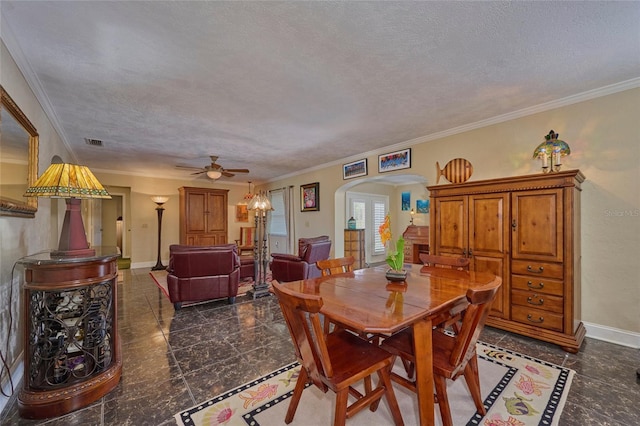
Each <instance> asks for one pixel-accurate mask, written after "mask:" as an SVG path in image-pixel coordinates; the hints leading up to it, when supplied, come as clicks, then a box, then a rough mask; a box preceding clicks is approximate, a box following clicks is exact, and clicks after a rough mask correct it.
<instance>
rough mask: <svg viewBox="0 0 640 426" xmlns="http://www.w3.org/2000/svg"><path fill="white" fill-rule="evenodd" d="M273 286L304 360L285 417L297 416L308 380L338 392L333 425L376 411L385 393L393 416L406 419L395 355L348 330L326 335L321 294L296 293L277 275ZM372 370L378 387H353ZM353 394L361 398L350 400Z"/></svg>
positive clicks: (324, 389) (397, 421)
mask: <svg viewBox="0 0 640 426" xmlns="http://www.w3.org/2000/svg"><path fill="white" fill-rule="evenodd" d="M271 291H272V292H273V293H274V294H275V295H276V297H277V298H278V302H279V303H280V308H281V309H282V313H283V315H284V318H285V321H286V323H287V327H288V328H289V332H290V334H291V338H292V340H293V343H294V347H295V352H296V356H297V358H298V361H299V362H300V365H301V368H300V374H299V376H298V379H297V382H296V386H295V388H294V391H293V395H292V397H291V402H290V403H289V408H288V410H287V414H286V417H285V423H287V424H289V423H291V422H292V421H293V417H294V415H295V413H296V409H297V408H298V403H299V402H300V398H301V396H302V392H303V391H304V389H305V387H306V385H307V383H309V384H313V385H315V386H317V387H318V388H319V389H320V390H321V391H322V392H323V393H326V392H327V390H328V389H330V390H332V391H333V392H335V394H336V406H335V413H334V422H333V424H334V425H344V424H345V422H346V419H348V418H351V417H352V416H353V415H355V414H356V413H358V412H359V411H361V410H362V409H364V408H366V407H369V409H370V410H371V411H374V412H375V411H376V410H377V408H378V404H379V402H380V399H381V398H382V397H383V396H384V397H385V399H386V401H387V403H388V404H389V409H390V411H391V415H392V416H393V422H394V423H395V424H396V425H403V424H404V423H403V421H402V415H401V414H400V407H399V405H398V401H397V399H396V396H395V393H394V392H393V387H392V385H391V378H390V372H391V366H392V365H393V360H394V359H395V356H393V355H391V354H390V353H389V352H387V351H385V350H383V349H381V348H380V347H378V346H375V345H373V344H371V343H369V342H367V341H366V340H363V339H361V338H359V337H357V336H355V335H354V334H352V333H349V332H348V331H346V330H337V331H335V332H333V333H331V334H328V335H325V334H324V330H323V327H322V324H321V322H320V314H319V312H320V308H321V307H322V305H323V302H322V297H320V296H315V295H302V294H296V293H294V292H292V291H291V290H289V289H287V288H286V287H284V286H283V285H281V284H280V283H278V282H277V281H275V280H274V281H273V282H272V289H271ZM373 373H377V375H378V377H379V381H378V386H377V387H376V388H374V389H371V386H370V385H369V386H365V393H364V394H362V393H361V392H360V391H358V390H357V389H355V388H354V387H353V385H355V384H356V383H358V382H360V381H365V379H366V378H368V377H369V378H370V376H371V375H372V374H373ZM365 384H366V382H365ZM349 396H352V397H354V398H356V401H355V402H353V403H351V404H349Z"/></svg>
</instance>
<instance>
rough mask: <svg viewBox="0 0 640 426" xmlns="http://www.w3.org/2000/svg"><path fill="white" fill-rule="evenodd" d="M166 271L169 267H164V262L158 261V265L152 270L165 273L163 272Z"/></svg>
mask: <svg viewBox="0 0 640 426" xmlns="http://www.w3.org/2000/svg"><path fill="white" fill-rule="evenodd" d="M165 269H167V267H166V266H164V265H163V264H162V262H160V261H158V263H156V266H154V267H153V268H151V270H152V271H163V270H165Z"/></svg>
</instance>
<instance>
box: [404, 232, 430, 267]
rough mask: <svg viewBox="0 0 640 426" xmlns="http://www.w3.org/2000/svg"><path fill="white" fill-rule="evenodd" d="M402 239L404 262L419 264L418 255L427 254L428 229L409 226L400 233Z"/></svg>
mask: <svg viewBox="0 0 640 426" xmlns="http://www.w3.org/2000/svg"><path fill="white" fill-rule="evenodd" d="M402 238H404V258H405V262H407V263H418V264H421V263H422V262H421V261H420V253H426V254H429V227H428V226H418V225H409V226H407V229H405V231H404V232H403V233H402Z"/></svg>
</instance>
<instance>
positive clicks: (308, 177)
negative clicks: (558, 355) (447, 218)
mask: <svg viewBox="0 0 640 426" xmlns="http://www.w3.org/2000/svg"><path fill="white" fill-rule="evenodd" d="M639 109H640V89H632V90H627V91H624V92H620V93H615V94H611V95H608V96H603V97H600V98H597V99H592V100H588V101H584V102H580V103H577V104H573V105H569V106H565V107H562V108H557V109H554V110H550V111H546V112H542V113H538V114H534V115H530V116H527V117H523V118H518V119H514V120H511V121H507V122H504V123H500V124H495V125H491V126H488V127H484V128H481V129H477V130H472V131H468V132H465V133H460V134H457V135H453V136H449V137H444V138H441V139H437V140H433V141H429V142H425V143H422V144H418V145H415V146H409V145H407V147H411V148H412V167H411V170H410V172H411V173H412V174H419V175H422V176H424V177H425V178H426V180H427V182H428V183H427V185H433V184H435V181H436V168H435V163H436V161H438V162H439V163H440V166H441V167H443V166H444V165H445V164H446V163H447V162H448V161H449V160H451V159H453V158H456V157H462V158H466V159H467V160H469V161H470V162H471V163H472V164H473V168H474V171H473V175H472V176H471V180H480V179H489V178H497V177H506V176H517V175H525V174H532V173H539V172H540V164H539V162H538V161H536V160H533V159H531V156H532V153H533V150H534V149H535V147H536V146H537V145H538V144H539V143H540V142H542V141H543V140H544V135H546V134H547V133H548V132H549V130H551V129H553V130H555V131H556V132H557V133H559V134H560V136H561V139H563V140H565V141H566V142H568V143H569V145H570V146H571V149H572V154H571V155H570V156H569V157H566V158H565V159H564V160H565V161H564V165H563V168H564V169H565V170H568V169H580V170H582V172H583V173H584V174H585V176H586V179H587V180H586V182H585V183H584V184H583V191H582V209H581V213H582V289H581V290H582V318H583V320H584V321H585V322H587V323H590V324H595V325H599V326H602V327H603V328H607V327H610V328H613V329H618V330H624V331H628V332H630V336H631V337H630V339H631V344H633V345H635V346H640V334H639V333H640V316H639V315H638V314H637V310H638V306H640V269H638V267H637V265H636V263H637V257H638V256H637V247H638V245H639V243H640V191H639V190H638V182H639V181H640V124H639V123H638V118H637V111H638V110H639ZM367 159H368V163H369V175H368V177H367V178H361V179H353V180H348V181H344V180H342V170H341V167H342V165H341V164H335V165H333V166H330V167H327V168H324V169H321V170H314V171H313V172H309V173H306V174H302V175H299V176H295V177H290V178H286V179H281V180H278V181H275V182H271V183H269V185H265V186H263V187H262V188H263V189H265V188H266V189H271V188H277V187H282V186H286V185H296V186H297V185H299V184H305V183H310V182H315V181H319V182H320V197H321V204H320V206H321V211H319V212H308V213H302V212H300V209H299V205H300V204H299V203H300V199H299V190H298V191H297V192H296V196H297V199H296V211H297V212H298V213H297V214H296V224H297V225H296V232H297V235H298V236H299V237H300V236H312V235H319V234H323V233H328V234H330V235H332V237H333V239H334V241H336V243H337V244H336V248H335V250H336V252H337V253H340V251H339V249H338V246H339V245H340V241H339V240H340V239H341V233H342V229H344V225H345V224H346V219H347V218H345V217H344V191H345V190H347V189H349V187H353V186H355V185H357V184H358V183H357V182H358V181H365V180H367V179H369V180H371V179H376V178H378V177H379V174H378V173H377V155H368V156H367ZM354 160H355V159H354ZM402 172H404V171H398V172H394V173H396V174H399V173H402ZM385 174H386V175H388V174H389V173H385ZM440 184H446V180H444V179H441V181H440ZM397 191H398V192H401V191H402V187H398V189H397ZM336 193H337V194H338V195H336ZM413 199H414V193H413V191H412V200H413ZM393 203H395V204H393ZM392 205H396V206H398V207H397V209H399V195H398V196H397V197H396V198H395V199H394V200H392ZM394 213H395V214H396V215H397V216H398V217H399V219H398V220H399V221H400V222H402V223H405V224H406V222H407V221H408V219H407V218H406V216H405V218H402V217H401V214H403V213H404V214H406V212H399V211H398V210H396V211H395V212H392V215H393V214H394ZM334 220H335V223H334ZM424 224H427V222H425V223H424ZM394 232H397V229H394ZM588 330H589V327H588Z"/></svg>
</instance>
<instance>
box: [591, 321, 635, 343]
mask: <svg viewBox="0 0 640 426" xmlns="http://www.w3.org/2000/svg"><path fill="white" fill-rule="evenodd" d="M583 324H584V326H585V328H586V329H587V337H590V338H592V339H597V340H602V341H605V342H609V343H615V344H617V345H622V346H627V347H630V348H635V349H640V333H634V332H632V331H628V330H621V329H619V328H613V327H607V326H606V325H600V324H592V323H588V322H585V321H583Z"/></svg>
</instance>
